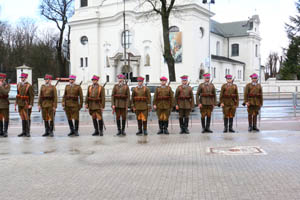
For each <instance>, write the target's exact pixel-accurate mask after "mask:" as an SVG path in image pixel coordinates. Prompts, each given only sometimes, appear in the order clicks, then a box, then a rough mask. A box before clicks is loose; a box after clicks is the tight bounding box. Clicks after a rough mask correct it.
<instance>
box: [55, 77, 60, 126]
mask: <svg viewBox="0 0 300 200" xmlns="http://www.w3.org/2000/svg"><path fill="white" fill-rule="evenodd" d="M59 82H60V78H59V79H58V80H57V81H56V83H55V85H54V87H55V88H56V86H57V85H58V83H59ZM55 113H56V110H54V109H53V130H54V131H55Z"/></svg>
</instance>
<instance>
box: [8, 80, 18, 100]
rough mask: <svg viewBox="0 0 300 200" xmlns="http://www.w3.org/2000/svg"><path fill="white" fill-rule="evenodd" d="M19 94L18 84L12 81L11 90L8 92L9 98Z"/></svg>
mask: <svg viewBox="0 0 300 200" xmlns="http://www.w3.org/2000/svg"><path fill="white" fill-rule="evenodd" d="M17 94H18V89H17V84H15V83H12V84H10V91H9V93H8V98H9V99H15V98H16V96H17Z"/></svg>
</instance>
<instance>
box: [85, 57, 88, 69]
mask: <svg viewBox="0 0 300 200" xmlns="http://www.w3.org/2000/svg"><path fill="white" fill-rule="evenodd" d="M88 64H89V60H88V57H85V67H87V66H88Z"/></svg>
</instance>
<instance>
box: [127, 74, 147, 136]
mask: <svg viewBox="0 0 300 200" xmlns="http://www.w3.org/2000/svg"><path fill="white" fill-rule="evenodd" d="M137 81H138V86H136V87H135V88H134V90H133V91H132V98H131V100H132V106H131V107H132V110H133V112H135V114H136V119H137V121H138V129H139V130H138V132H137V133H136V135H141V134H143V133H144V135H148V132H147V119H148V112H149V111H151V95H150V90H149V88H148V87H147V86H145V85H144V78H143V77H138V78H137ZM142 128H143V130H144V131H142Z"/></svg>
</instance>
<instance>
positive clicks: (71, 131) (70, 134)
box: [68, 120, 75, 136]
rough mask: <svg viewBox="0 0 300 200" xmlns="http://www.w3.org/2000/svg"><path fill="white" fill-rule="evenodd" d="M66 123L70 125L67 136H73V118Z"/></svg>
mask: <svg viewBox="0 0 300 200" xmlns="http://www.w3.org/2000/svg"><path fill="white" fill-rule="evenodd" d="M68 123H69V127H70V133H69V134H68V136H74V134H75V132H74V125H73V120H68Z"/></svg>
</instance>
